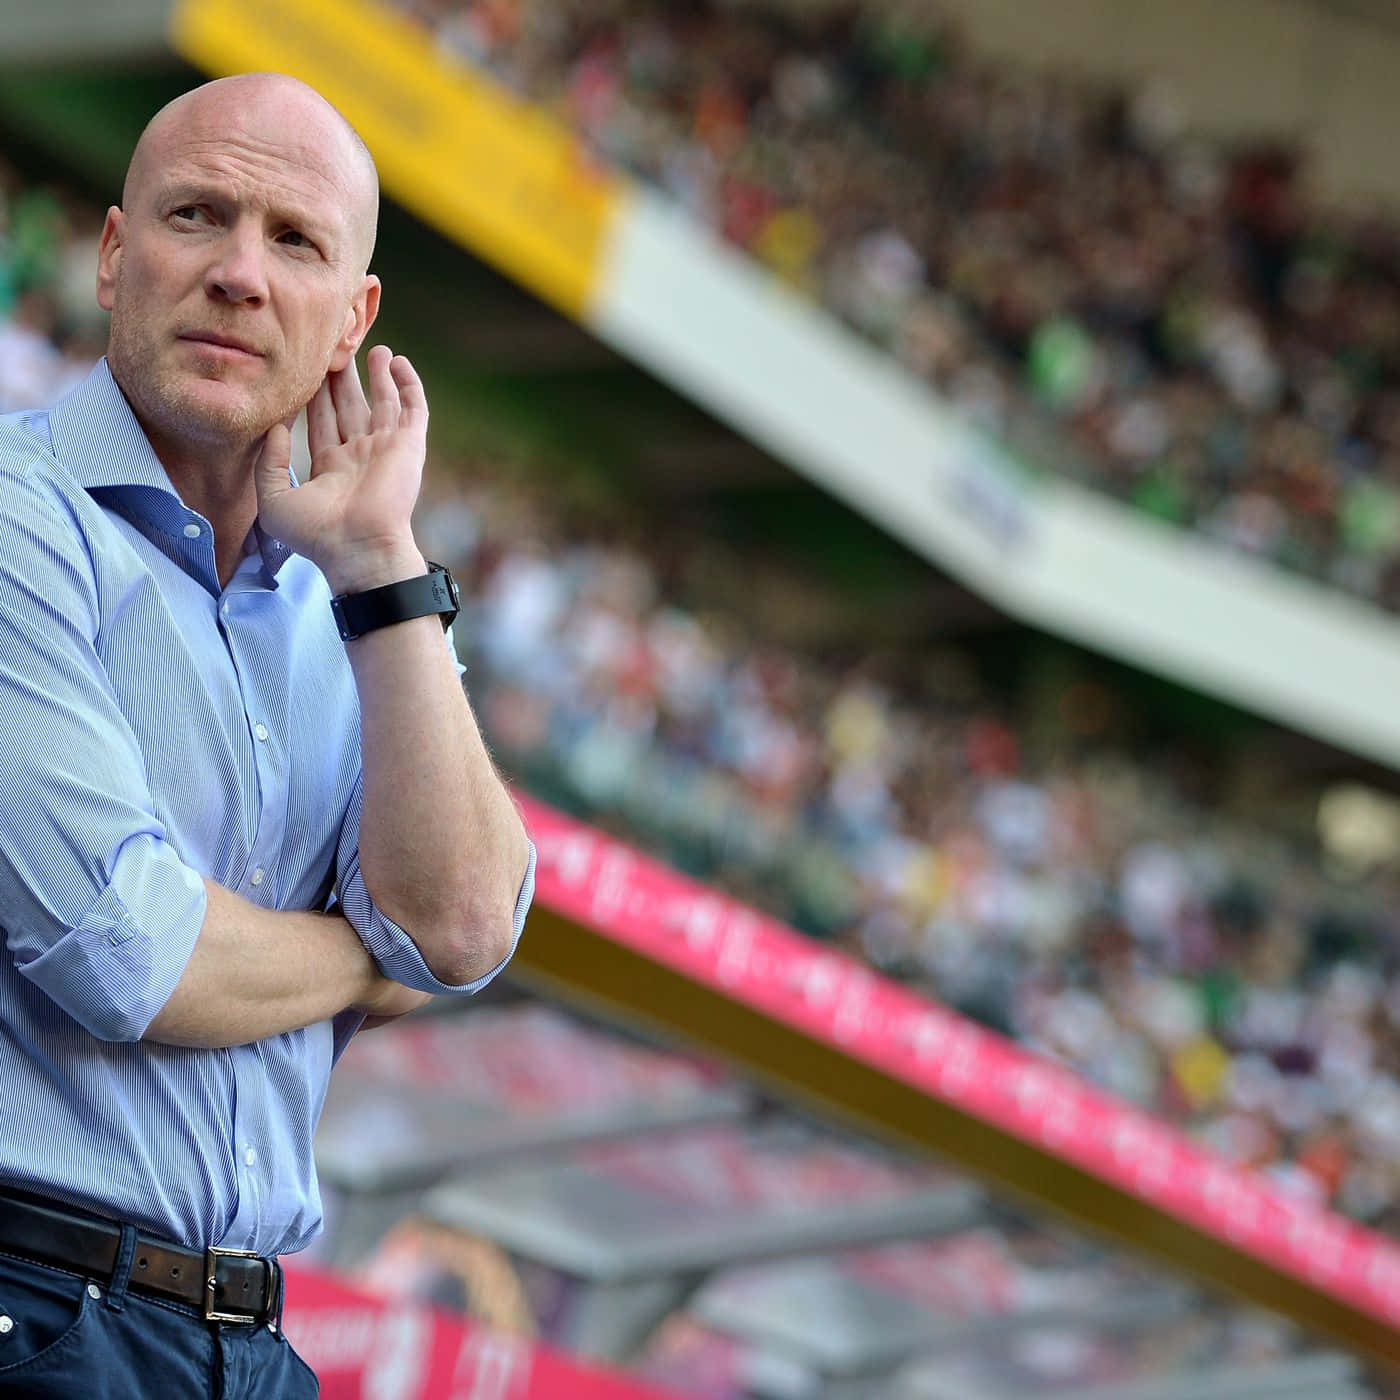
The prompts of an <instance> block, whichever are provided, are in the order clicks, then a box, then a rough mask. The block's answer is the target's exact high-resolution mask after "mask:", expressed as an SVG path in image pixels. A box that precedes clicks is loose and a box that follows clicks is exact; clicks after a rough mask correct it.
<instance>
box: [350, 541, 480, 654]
mask: <svg viewBox="0 0 1400 1400" xmlns="http://www.w3.org/2000/svg"><path fill="white" fill-rule="evenodd" d="M427 563H428V572H427V573H426V574H419V576H418V577H417V578H406V579H404V580H402V582H400V583H386V584H385V585H384V587H383V588H367V589H366V590H365V591H364V592H363V593H342V594H341V595H340V596H339V597H338V598H332V599H331V612H332V613H334V614H335V625H336V626H337V627H338V628H339V629H340V639H341V641H343V642H353V641H354V640H355V638H356V637H363V636H364V635H365V633H366V632H374V631H376V630H377V629H378V628H380V627H392V626H393V624H394V623H396V622H407V621H409V619H410V618H415V617H426V616H427V615H428V614H429V613H439V614H441V616H442V630H443V631H444V632H446V631H447V629H448V628H449V627H451V626H452V619H453V618H454V617H456V616H457V613H458V611H459V610H460V609H461V606H462V594H461V592H460V590H459V589H458V587H457V580H456V579H455V578H453V577H452V575H451V574H450V573H449V572H448V571H447V567H446V566H445V565H443V564H434V563H433V561H432V560H431V559H429V560H428V561H427Z"/></svg>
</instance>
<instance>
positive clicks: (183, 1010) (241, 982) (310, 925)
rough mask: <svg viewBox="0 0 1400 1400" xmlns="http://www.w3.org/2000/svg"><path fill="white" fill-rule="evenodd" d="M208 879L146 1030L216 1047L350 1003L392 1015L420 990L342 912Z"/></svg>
mask: <svg viewBox="0 0 1400 1400" xmlns="http://www.w3.org/2000/svg"><path fill="white" fill-rule="evenodd" d="M204 883H205V889H206V890H207V892H208V896H209V903H208V908H207V911H206V913H205V917H204V924H203V927H202V928H201V929H200V933H199V938H198V940H197V941H196V943H195V947H194V952H193V953H192V954H191V956H190V960H189V962H188V963H187V964H186V965H185V970H184V973H183V974H182V975H181V977H180V981H179V983H178V985H177V986H176V988H175V991H174V992H173V993H172V994H171V996H170V999H169V1000H168V1001H167V1002H166V1003H165V1005H164V1006H163V1007H162V1008H161V1010H160V1011H159V1012H158V1013H157V1014H156V1016H155V1019H154V1020H152V1022H151V1023H150V1025H149V1026H148V1027H147V1028H146V1033H145V1036H144V1037H143V1038H144V1039H146V1040H151V1041H157V1042H160V1043H162V1044H166V1045H190V1046H199V1047H203V1048H205V1049H219V1048H222V1047H225V1046H229V1045H247V1044H250V1043H251V1042H252V1041H255V1040H262V1039H264V1038H266V1037H267V1036H270V1035H280V1034H281V1033H282V1032H283V1031H291V1030H300V1029H301V1028H302V1027H304V1026H310V1025H315V1024H316V1023H317V1022H319V1021H326V1020H329V1019H330V1018H331V1017H332V1016H335V1015H337V1014H338V1013H339V1012H341V1011H344V1010H345V1009H346V1008H347V1007H350V1006H365V1007H366V1008H367V1009H370V1010H373V1011H376V1012H378V1013H380V1014H386V1013H387V1014H390V1015H392V1014H394V1013H396V1012H399V1011H404V1010H408V1009H410V1005H411V1004H414V1003H416V1001H418V1000H424V999H425V998H423V997H422V996H421V994H419V993H413V992H409V991H408V989H407V988H402V987H397V988H396V986H395V984H393V983H389V982H386V981H385V979H384V978H383V977H381V976H380V975H379V973H378V971H377V969H376V968H375V966H374V962H373V960H372V959H371V957H370V955H369V953H368V952H366V950H365V947H364V945H363V944H362V943H361V942H360V939H359V936H358V935H357V934H356V933H355V930H354V929H352V928H351V927H350V925H349V924H348V923H346V921H345V920H344V919H343V918H341V917H340V916H339V915H338V914H316V913H303V912H300V911H292V910H285V911H278V910H269V909H263V908H261V907H260V906H258V905H256V904H252V903H250V902H249V901H248V900H246V899H243V898H242V897H241V896H239V895H236V894H234V893H232V892H231V891H230V890H226V889H224V888H223V887H222V886H221V885H216V884H215V883H213V881H210V880H206V881H205V882H204ZM400 994H401V995H400ZM400 1003H402V1004H400Z"/></svg>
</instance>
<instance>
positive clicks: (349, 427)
mask: <svg viewBox="0 0 1400 1400" xmlns="http://www.w3.org/2000/svg"><path fill="white" fill-rule="evenodd" d="M381 349H382V347H381V346H378V345H376V346H375V347H374V349H373V350H371V351H370V352H369V364H370V377H371V379H372V378H373V376H374V361H375V357H376V355H377V354H378V353H379V351H380V350H381ZM326 381H327V383H329V384H330V386H331V402H332V403H333V404H334V405H335V419H336V428H337V431H338V433H339V437H338V439H337V441H339V442H349V441H350V439H351V438H354V437H363V436H364V435H365V434H366V433H368V432H370V431H371V429H370V409H369V401H368V400H367V399H366V398H365V391H364V390H363V389H362V388H361V387H360V373H359V371H358V370H357V369H356V368H355V362H354V360H351V361H350V363H349V364H348V365H346V366H345V368H344V369H343V370H338V371H337V370H332V371H331V373H330V374H328V375H327V376H326Z"/></svg>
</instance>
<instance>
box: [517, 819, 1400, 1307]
mask: <svg viewBox="0 0 1400 1400" xmlns="http://www.w3.org/2000/svg"><path fill="white" fill-rule="evenodd" d="M520 801H521V806H522V808H523V809H524V812H525V816H526V820H527V822H528V824H529V826H530V831H531V834H532V836H533V838H534V840H535V844H536V845H537V847H538V848H539V869H538V872H537V877H536V878H537V886H536V900H537V902H538V903H540V904H541V905H543V906H546V907H548V908H551V909H554V910H557V911H558V912H559V913H561V914H563V915H565V916H567V917H569V918H571V919H574V920H576V921H578V922H579V923H582V924H586V925H588V926H589V927H591V928H594V929H597V930H598V931H599V932H601V933H605V934H607V935H608V936H609V937H611V938H613V939H615V940H617V941H618V942H619V943H623V944H626V945H627V946H629V947H632V948H635V949H637V950H638V951H639V952H642V953H644V954H645V955H646V956H647V957H649V958H651V959H653V960H655V961H657V962H660V963H663V964H665V965H667V966H669V967H672V968H674V969H676V970H677V971H679V972H682V973H684V974H685V975H686V976H687V977H690V978H692V979H693V980H695V981H697V982H700V983H703V984H705V985H708V986H712V987H715V988H717V989H719V990H720V991H722V992H723V993H724V994H725V995H726V996H729V997H732V998H734V999H735V1000H738V1001H742V1002H744V1003H745V1004H747V1005H749V1006H752V1007H754V1008H756V1009H758V1010H760V1011H762V1012H763V1013H764V1014H765V1015H768V1016H771V1017H772V1018H773V1019H775V1020H778V1021H782V1022H785V1023H787V1024H788V1025H791V1026H793V1027H796V1028H797V1029H800V1030H802V1031H804V1032H806V1033H807V1034H809V1035H811V1036H814V1037H816V1038H818V1039H821V1040H824V1041H826V1042H828V1043H830V1044H833V1045H836V1046H839V1047H840V1048H841V1049H842V1050H843V1051H845V1052H846V1053H847V1054H849V1055H851V1056H854V1057H856V1058H859V1059H861V1060H864V1061H865V1062H866V1063H867V1064H870V1065H873V1066H875V1067H877V1068H879V1069H880V1070H882V1071H884V1072H885V1073H887V1074H890V1075H893V1076H896V1077H898V1078H900V1079H903V1080H904V1081H905V1082H907V1083H909V1084H912V1085H914V1086H916V1087H917V1088H919V1089H920V1090H922V1091H924V1092H926V1093H928V1094H929V1095H931V1096H933V1097H935V1098H938V1099H941V1100H942V1101H944V1102H946V1103H949V1104H952V1105H954V1106H955V1107H957V1108H959V1109H961V1110H963V1111H964V1112H966V1113H969V1114H971V1115H973V1116H975V1117H977V1118H980V1119H983V1120H985V1121H987V1122H990V1123H993V1124H995V1125H996V1126H997V1127H999V1128H1001V1129H1003V1130H1004V1131H1006V1132H1008V1133H1011V1134H1014V1135H1015V1136H1017V1137H1019V1138H1022V1139H1023V1140H1025V1141H1028V1142H1033V1143H1036V1144H1038V1145H1040V1146H1042V1147H1044V1148H1046V1149H1048V1150H1049V1151H1052V1152H1053V1153H1055V1155H1057V1156H1059V1157H1061V1158H1063V1159H1065V1160H1066V1161H1070V1162H1073V1163H1074V1164H1075V1165H1076V1166H1079V1167H1081V1168H1083V1169H1085V1170H1086V1171H1089V1172H1091V1173H1093V1174H1094V1175H1096V1176H1098V1177H1099V1178H1100V1179H1101V1180H1103V1181H1106V1182H1109V1183H1111V1184H1112V1185H1114V1186H1116V1187H1119V1188H1121V1189H1123V1190H1126V1191H1128V1192H1130V1193H1132V1194H1133V1195H1135V1196H1138V1197H1139V1198H1140V1199H1142V1200H1144V1201H1148V1202H1151V1203H1152V1204H1153V1205H1155V1206H1157V1207H1159V1208H1160V1209H1163V1210H1165V1211H1168V1212H1170V1213H1171V1214H1173V1215H1175V1216H1176V1217H1177V1218H1178V1219H1180V1220H1182V1221H1184V1222H1186V1223H1189V1224H1190V1225H1193V1226H1196V1227H1197V1228H1199V1229H1203V1230H1205V1231H1207V1232H1209V1233H1211V1234H1214V1235H1217V1236H1219V1237H1221V1238H1223V1239H1226V1240H1228V1241H1230V1243H1231V1244H1233V1245H1234V1246H1235V1247H1236V1248H1238V1249H1240V1250H1241V1251H1243V1252H1246V1253H1249V1254H1252V1255H1254V1256H1255V1257H1256V1258H1258V1259H1261V1260H1264V1261H1267V1262H1268V1263H1270V1264H1272V1265H1273V1266H1274V1267H1275V1268H1278V1269H1281V1270H1283V1271H1285V1272H1287V1273H1290V1274H1292V1275H1294V1276H1295V1277H1297V1278H1300V1279H1303V1280H1305V1281H1306V1282H1308V1283H1310V1284H1312V1285H1313V1286H1315V1287H1317V1288H1320V1289H1321V1290H1323V1291H1324V1292H1327V1293H1330V1294H1331V1295H1332V1296H1334V1297H1336V1298H1339V1299H1345V1300H1346V1301H1347V1302H1348V1303H1350V1304H1351V1305H1352V1306H1354V1307H1356V1308H1358V1309H1361V1310H1363V1311H1365V1312H1367V1313H1370V1314H1371V1315H1372V1316H1375V1317H1377V1318H1379V1319H1381V1320H1383V1321H1385V1322H1387V1323H1390V1324H1400V1246H1397V1245H1395V1244H1393V1243H1391V1242H1390V1241H1389V1240H1387V1239H1384V1238H1383V1237H1381V1236H1379V1235H1377V1234H1374V1233H1372V1232H1370V1231H1368V1230H1365V1229H1363V1228H1362V1227H1360V1226H1358V1225H1355V1224H1353V1223H1352V1222H1351V1221H1348V1220H1346V1219H1344V1218H1342V1217H1341V1216H1338V1215H1335V1214H1333V1213H1332V1212H1330V1211H1327V1210H1322V1209H1318V1208H1316V1207H1311V1206H1308V1205H1307V1204H1305V1203H1301V1202H1299V1201H1298V1200H1296V1199H1293V1198H1291V1197H1290V1196H1288V1195H1287V1194H1285V1193H1284V1192H1283V1191H1281V1190H1279V1189H1278V1188H1277V1187H1276V1186H1275V1185H1274V1184H1273V1183H1272V1182H1270V1181H1269V1180H1268V1179H1267V1178H1265V1177H1263V1176H1262V1175H1260V1174H1258V1173H1256V1172H1252V1171H1249V1170H1247V1169H1244V1168H1240V1167H1236V1166H1234V1165H1232V1164H1230V1163H1229V1162H1226V1161H1225V1160H1223V1159H1222V1158H1219V1157H1216V1156H1214V1155H1212V1154H1211V1153H1209V1152H1207V1151H1205V1150H1203V1149H1202V1148H1200V1147H1198V1146H1197V1145H1196V1144H1195V1143H1193V1142H1192V1141H1191V1140H1190V1139H1189V1138H1187V1137H1186V1136H1185V1135H1184V1134H1183V1133H1181V1132H1178V1131H1177V1130H1176V1129H1174V1128H1172V1127H1171V1126H1169V1125H1168V1124H1166V1123H1163V1122H1162V1121H1160V1120H1159V1119H1156V1118H1154V1117H1152V1116H1151V1115H1150V1114H1147V1113H1144V1112H1142V1111H1141V1110H1139V1109H1137V1108H1134V1107H1132V1106H1131V1105H1129V1104H1125V1103H1123V1102H1120V1101H1119V1100H1117V1099H1114V1098H1112V1097H1111V1096H1109V1095H1108V1094H1105V1093H1103V1092H1102V1091H1100V1090H1098V1089H1095V1088H1094V1087H1093V1086H1091V1085H1090V1084H1088V1083H1086V1082H1085V1081H1083V1080H1081V1079H1080V1078H1078V1077H1077V1076H1076V1075H1075V1074H1073V1073H1072V1072H1071V1071H1069V1070H1067V1069H1064V1068H1062V1067H1061V1066H1059V1065H1056V1064H1054V1063H1052V1062H1050V1061H1048V1060H1045V1059H1042V1058H1040V1057H1039V1056H1036V1055H1032V1054H1030V1053H1029V1052H1027V1051H1025V1050H1023V1049H1021V1048H1020V1047H1019V1046H1017V1045H1015V1044H1014V1043H1013V1042H1011V1041H1009V1040H1007V1039H1006V1038H1005V1037H1003V1036H999V1035H997V1034H995V1033H994V1032H992V1031H988V1030H984V1029H983V1028H982V1027H980V1026H978V1025H976V1024H974V1023H973V1022H971V1021H969V1020H967V1019H966V1018H964V1017H962V1016H959V1015H957V1014H955V1013H954V1012H951V1011H949V1010H947V1009H946V1008H944V1007H942V1006H939V1005H937V1004H936V1003H934V1002H930V1001H928V1000H926V999H925V998H923V997H921V996H919V995H918V994H917V993H915V992H912V991H910V990H909V989H908V988H906V987H904V986H902V985H900V984H899V983H897V982H894V981H891V980H890V979H888V978H885V977H882V976H880V975H879V974H878V973H876V972H874V971H872V970H871V969H870V968H869V967H867V966H866V965H865V964H863V963H860V962H857V961H856V960H855V959H853V958H849V957H846V956H843V955H842V954H839V953H835V952H832V951H831V950H829V949H827V948H824V947H822V946H821V945H820V944H817V943H813V942H812V941H810V940H809V939H806V938H803V937H802V936H801V935H800V934H798V933H795V932H794V931H793V930H791V929H789V928H787V927H786V926H784V925H783V924H781V923H779V922H777V921H776V920H774V919H771V918H768V917H767V916H765V915H763V914H759V913H757V912H756V911H754V910H753V909H750V908H748V907H747V906H745V905H743V904H740V903H739V902H738V901H737V900H733V899H729V898H727V897H726V896H724V895H721V894H719V893H717V892H716V891H714V890H712V889H710V888H708V887H707V886H704V885H701V884H699V883H697V882H696V881H694V880H689V879H686V878H685V877H684V876H681V875H678V874H676V873H675V872H674V871H672V870H669V869H667V868H666V867H665V866H663V865H662V864H660V862H658V861H655V860H651V859H649V858H648V857H646V856H644V855H642V854H640V853H639V852H637V851H634V850H632V849H631V848H629V847H627V846H625V845H623V844H622V843H621V842H619V841H615V840H613V839H611V838H610V837H608V836H605V835H603V834H602V833H601V832H598V831H595V830H593V829H592V828H591V827H588V826H585V825H583V824H582V823H581V822H577V821H574V820H573V819H572V818H569V817H566V816H564V815H563V814H562V813H560V812H556V811H554V810H553V809H551V808H549V807H546V806H544V805H543V804H541V803H538V802H535V801H533V800H527V799H525V798H521V799H520Z"/></svg>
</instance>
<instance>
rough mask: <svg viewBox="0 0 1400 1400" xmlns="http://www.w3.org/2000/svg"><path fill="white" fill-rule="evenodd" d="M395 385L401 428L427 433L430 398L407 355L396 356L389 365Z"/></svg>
mask: <svg viewBox="0 0 1400 1400" xmlns="http://www.w3.org/2000/svg"><path fill="white" fill-rule="evenodd" d="M389 369H390V372H391V373H392V374H393V377H394V383H395V384H396V385H397V386H398V395H399V418H398V425H399V427H401V428H415V429H417V430H418V431H420V432H426V431H427V428H428V396H427V394H426V393H424V392H423V381H422V380H421V379H419V377H418V371H417V370H415V369H414V368H413V366H412V365H411V364H410V363H409V362H408V356H407V355H395V356H394V358H393V360H392V361H390V364H389Z"/></svg>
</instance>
